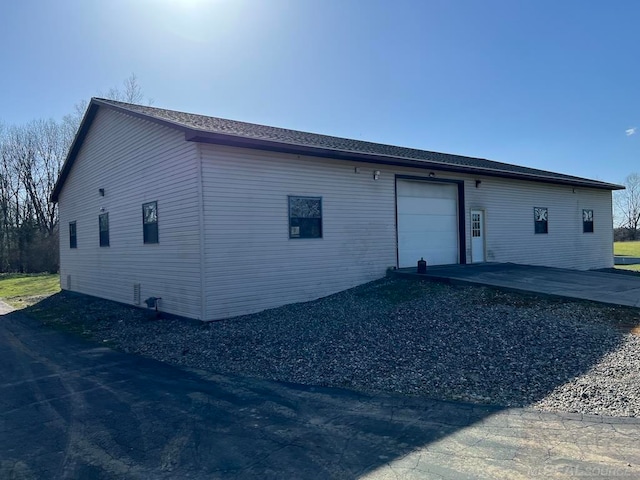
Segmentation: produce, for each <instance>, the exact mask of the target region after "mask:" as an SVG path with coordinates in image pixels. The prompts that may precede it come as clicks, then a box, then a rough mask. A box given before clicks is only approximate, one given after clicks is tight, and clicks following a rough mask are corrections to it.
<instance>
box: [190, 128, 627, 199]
mask: <svg viewBox="0 0 640 480" xmlns="http://www.w3.org/2000/svg"><path fill="white" fill-rule="evenodd" d="M185 140H187V141H192V142H201V143H212V144H217V145H225V146H231V147H241V148H250V149H254V150H266V151H272V152H279V153H289V154H293V155H306V156H312V157H322V158H333V159H336V160H346V161H352V162H366V163H374V164H379V165H394V166H400V167H413V168H420V169H423V170H436V171H447V172H456V173H471V174H476V175H483V176H488V177H499V178H511V179H517V180H528V181H537V182H543V183H552V184H557V185H568V186H573V187H588V188H598V189H602V190H623V189H624V188H625V187H623V186H622V185H616V184H612V183H605V182H599V181H595V180H594V181H590V180H588V179H580V178H576V179H568V178H567V179H562V178H557V177H547V176H543V175H534V174H526V173H518V172H508V171H499V170H495V169H488V168H481V167H471V166H465V165H451V164H445V163H442V162H432V161H428V160H416V159H411V158H403V157H394V156H385V155H375V154H368V153H360V152H350V151H345V150H334V149H329V148H322V147H312V146H308V145H297V144H292V143H286V142H276V141H273V140H263V139H257V138H247V137H240V136H237V135H228V134H221V133H212V132H206V131H198V130H191V131H190V132H187V133H186V134H185Z"/></svg>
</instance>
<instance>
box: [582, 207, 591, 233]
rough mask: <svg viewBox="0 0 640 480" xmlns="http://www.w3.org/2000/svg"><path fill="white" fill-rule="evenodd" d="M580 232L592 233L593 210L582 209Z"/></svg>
mask: <svg viewBox="0 0 640 480" xmlns="http://www.w3.org/2000/svg"><path fill="white" fill-rule="evenodd" d="M582 233H593V210H582Z"/></svg>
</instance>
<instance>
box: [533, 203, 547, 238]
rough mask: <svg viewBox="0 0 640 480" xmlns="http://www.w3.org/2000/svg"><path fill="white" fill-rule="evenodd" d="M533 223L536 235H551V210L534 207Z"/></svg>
mask: <svg viewBox="0 0 640 480" xmlns="http://www.w3.org/2000/svg"><path fill="white" fill-rule="evenodd" d="M533 221H534V225H535V232H536V233H549V210H548V209H547V208H540V207H534V208H533Z"/></svg>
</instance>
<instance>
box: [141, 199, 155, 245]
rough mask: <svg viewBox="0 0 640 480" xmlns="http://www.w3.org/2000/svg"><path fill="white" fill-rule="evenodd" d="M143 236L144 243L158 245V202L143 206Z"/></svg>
mask: <svg viewBox="0 0 640 480" xmlns="http://www.w3.org/2000/svg"><path fill="white" fill-rule="evenodd" d="M142 236H143V241H144V243H158V202H149V203H145V204H143V205H142Z"/></svg>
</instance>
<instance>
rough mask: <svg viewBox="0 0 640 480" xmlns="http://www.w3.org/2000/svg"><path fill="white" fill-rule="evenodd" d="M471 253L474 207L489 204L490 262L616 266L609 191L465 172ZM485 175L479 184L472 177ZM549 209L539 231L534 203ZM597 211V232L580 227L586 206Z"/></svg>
mask: <svg viewBox="0 0 640 480" xmlns="http://www.w3.org/2000/svg"><path fill="white" fill-rule="evenodd" d="M465 178H466V179H467V181H466V182H465V193H466V207H467V208H466V209H465V214H466V232H467V240H466V241H467V258H468V259H470V258H471V250H470V245H471V243H470V241H471V237H470V230H471V228H470V218H469V216H470V210H471V209H472V208H479V209H485V227H486V229H485V237H486V242H487V247H486V253H487V261H488V262H513V263H521V264H526V265H542V266H551V267H559V268H572V269H576V270H587V269H595V268H608V267H612V266H613V218H612V204H611V192H610V191H608V190H600V189H593V188H580V187H570V186H564V185H551V184H544V183H536V182H525V181H519V180H509V179H501V178H491V177H484V178H483V177H473V178H471V177H465ZM475 178H478V179H481V180H482V183H481V184H480V185H479V186H478V188H476V187H475V182H474V179H475ZM534 207H546V208H548V209H549V223H548V227H549V233H548V234H537V235H536V234H535V233H534V222H533V208H534ZM583 209H588V210H593V215H594V232H593V233H583V232H582V210H583Z"/></svg>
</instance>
